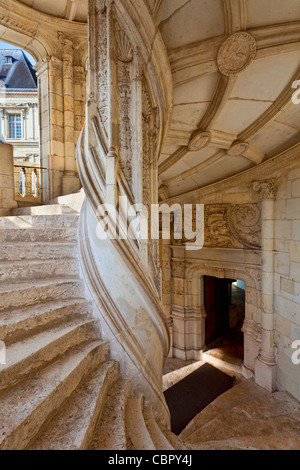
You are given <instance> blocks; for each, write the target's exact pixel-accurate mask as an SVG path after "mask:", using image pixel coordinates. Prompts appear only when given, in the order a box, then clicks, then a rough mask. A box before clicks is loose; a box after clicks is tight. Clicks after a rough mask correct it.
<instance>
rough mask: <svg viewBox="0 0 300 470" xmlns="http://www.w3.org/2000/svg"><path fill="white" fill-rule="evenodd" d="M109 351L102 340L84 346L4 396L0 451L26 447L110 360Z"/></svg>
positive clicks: (0, 403)
mask: <svg viewBox="0 0 300 470" xmlns="http://www.w3.org/2000/svg"><path fill="white" fill-rule="evenodd" d="M108 352H109V348H108V344H107V343H105V342H102V341H94V342H90V343H87V344H85V345H81V346H80V348H77V349H72V350H71V351H70V352H68V353H66V354H64V355H63V357H62V358H60V359H59V360H58V361H56V362H54V363H52V364H51V365H50V366H48V367H47V368H46V369H43V370H42V371H40V372H39V373H37V374H35V375H34V376H31V377H30V378H29V379H28V380H26V381H25V382H23V383H22V384H19V385H18V386H16V387H14V388H13V389H10V390H9V391H7V392H6V393H4V394H3V393H2V395H1V397H0V449H1V450H15V449H24V448H26V446H28V445H29V444H30V443H31V442H32V440H34V439H35V437H36V436H37V435H39V433H40V430H41V428H43V426H44V424H45V422H48V421H49V419H50V418H52V417H53V416H55V414H56V413H57V411H58V410H59V409H61V406H62V404H64V403H66V401H67V400H68V399H69V396H70V395H71V394H72V393H73V391H74V390H75V389H76V388H77V386H78V384H79V383H80V382H81V381H82V380H83V379H84V377H85V376H87V374H89V373H90V371H91V370H93V369H94V368H95V367H96V366H97V365H100V363H101V362H103V361H106V360H107V358H108Z"/></svg>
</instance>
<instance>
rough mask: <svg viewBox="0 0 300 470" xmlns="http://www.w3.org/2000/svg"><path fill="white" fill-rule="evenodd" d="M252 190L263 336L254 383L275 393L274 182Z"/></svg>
mask: <svg viewBox="0 0 300 470" xmlns="http://www.w3.org/2000/svg"><path fill="white" fill-rule="evenodd" d="M253 189H254V190H255V191H258V192H259V193H260V194H261V198H262V204H261V225H262V230H261V250H262V287H261V308H262V334H261V350H260V354H259V356H258V357H257V359H256V361H255V381H256V383H257V384H259V385H260V386H262V387H263V388H265V389H267V390H268V391H269V392H274V391H275V389H276V357H275V351H274V202H275V179H272V180H267V181H257V182H255V183H254V184H253Z"/></svg>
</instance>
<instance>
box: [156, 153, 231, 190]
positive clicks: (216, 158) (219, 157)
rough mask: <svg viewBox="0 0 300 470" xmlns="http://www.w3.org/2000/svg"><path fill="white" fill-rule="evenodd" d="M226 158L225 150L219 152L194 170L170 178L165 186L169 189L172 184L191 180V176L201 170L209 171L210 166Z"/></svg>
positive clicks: (165, 182)
mask: <svg viewBox="0 0 300 470" xmlns="http://www.w3.org/2000/svg"><path fill="white" fill-rule="evenodd" d="M225 156H226V152H225V151H224V150H220V151H219V152H217V153H215V154H214V155H212V156H211V157H209V158H208V159H207V160H205V161H204V162H201V163H199V164H198V165H196V166H194V167H193V168H190V169H189V170H186V171H184V172H183V173H180V174H179V175H177V176H174V178H169V179H168V180H165V181H164V182H163V184H164V186H167V187H168V186H171V185H172V184H175V183H179V182H180V181H183V180H185V179H187V178H190V177H191V176H193V175H195V174H196V173H198V172H199V171H201V170H204V169H208V168H209V167H210V166H212V165H214V164H215V163H217V162H219V161H220V160H223V158H224V157H225Z"/></svg>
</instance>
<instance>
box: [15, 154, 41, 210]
mask: <svg viewBox="0 0 300 470" xmlns="http://www.w3.org/2000/svg"><path fill="white" fill-rule="evenodd" d="M40 172H41V170H40V165H39V163H31V162H15V164H14V190H15V201H18V202H41V191H40Z"/></svg>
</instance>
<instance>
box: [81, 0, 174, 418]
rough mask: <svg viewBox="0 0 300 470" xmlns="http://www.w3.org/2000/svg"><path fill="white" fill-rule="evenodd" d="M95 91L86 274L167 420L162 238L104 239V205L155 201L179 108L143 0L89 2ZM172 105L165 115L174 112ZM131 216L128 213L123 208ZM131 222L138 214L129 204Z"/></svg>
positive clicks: (87, 145) (87, 143)
mask: <svg viewBox="0 0 300 470" xmlns="http://www.w3.org/2000/svg"><path fill="white" fill-rule="evenodd" d="M89 62H90V70H91V71H90V75H89V90H88V102H87V105H86V122H85V127H84V129H83V131H82V133H81V136H80V139H79V142H78V145H77V164H78V169H79V173H80V178H81V182H82V185H83V187H84V190H85V194H86V201H85V204H84V205H83V209H82V213H81V224H80V231H81V242H80V251H81V261H82V270H83V275H84V276H85V279H86V281H87V284H88V286H89V289H90V292H91V294H92V297H93V299H94V303H95V306H96V308H97V311H98V313H99V315H100V318H101V319H102V329H103V336H104V337H107V338H108V339H110V340H111V350H112V355H113V357H114V358H116V359H118V360H119V361H120V363H121V369H122V373H123V375H124V376H125V377H127V378H130V379H131V381H132V383H133V385H134V386H135V388H136V389H137V390H139V391H140V392H141V393H143V394H144V395H145V397H146V398H147V399H148V400H150V401H151V402H152V403H154V405H155V408H156V409H157V412H158V413H160V414H161V416H162V418H163V420H164V421H165V423H166V424H168V420H169V415H168V410H167V407H166V404H165V401H164V397H163V394H162V387H161V381H162V368H163V363H164V358H166V357H167V356H168V351H169V328H168V324H167V318H165V317H164V315H163V312H162V309H161V302H160V292H161V288H160V271H159V269H158V241H157V240H151V241H150V240H141V239H139V236H138V233H137V234H136V239H135V240H133V239H131V238H128V239H118V238H116V239H109V238H108V239H106V240H100V239H99V238H98V237H97V228H98V227H99V225H98V224H99V220H98V219H97V215H98V208H99V206H101V205H103V204H110V205H112V206H113V207H114V210H115V212H116V213H117V215H118V216H119V215H120V213H121V212H120V211H121V208H120V206H119V197H120V196H122V197H126V198H127V201H128V204H129V205H133V204H143V205H144V206H145V207H146V208H147V209H148V210H150V209H151V204H156V203H157V198H158V188H157V160H158V155H159V151H160V148H161V145H162V140H163V137H164V134H165V131H166V128H167V125H168V119H169V110H170V109H171V103H172V96H171V90H172V86H171V81H172V78H171V72H170V70H169V64H168V58H167V53H166V50H165V47H164V44H163V41H162V39H161V37H160V34H159V32H158V30H157V29H156V26H155V25H154V23H153V20H152V18H151V16H150V14H149V11H148V8H147V5H146V2H144V0H118V1H116V2H115V1H113V0H90V2H89ZM166 110H167V112H166ZM122 216H123V219H124V211H123V212H122ZM123 219H122V221H123V223H124V224H125V226H126V225H127V228H128V226H129V224H130V217H129V215H128V214H126V211H125V220H123Z"/></svg>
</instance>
